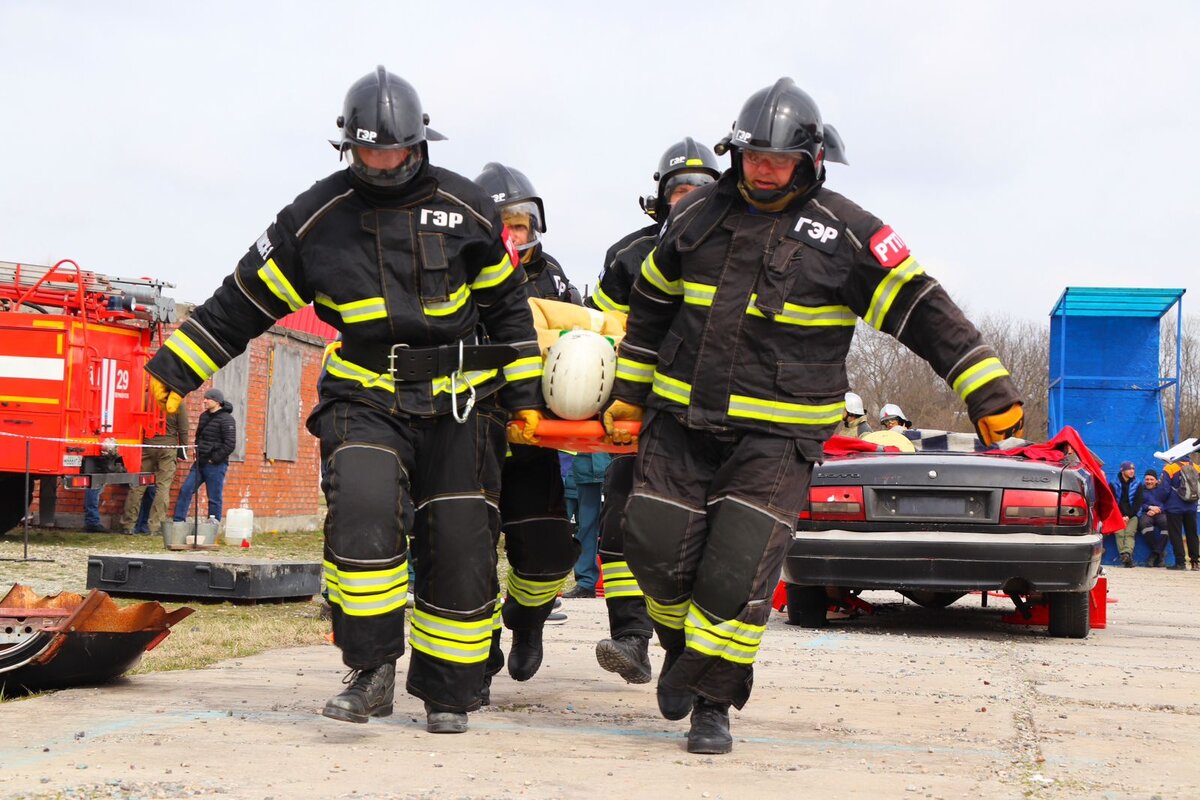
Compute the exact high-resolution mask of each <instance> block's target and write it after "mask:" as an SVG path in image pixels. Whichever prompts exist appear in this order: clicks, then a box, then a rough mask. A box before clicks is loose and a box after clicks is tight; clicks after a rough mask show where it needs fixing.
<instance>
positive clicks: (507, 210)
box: [475, 162, 580, 702]
mask: <svg viewBox="0 0 1200 800" xmlns="http://www.w3.org/2000/svg"><path fill="white" fill-rule="evenodd" d="M475 183H477V184H478V185H479V187H480V188H481V189H482V190H483V192H484V193H485V194H487V195H490V196H491V198H492V200H493V202H495V203H496V205H497V207H498V208H499V210H500V218H501V219H502V220H503V221H504V225H505V228H506V229H507V231H508V235H509V237H510V239H511V241H512V244H513V246H514V248H515V249H516V251H517V252H518V253H519V254H520V257H521V266H522V268H524V270H525V273H526V275H527V276H528V278H529V280H528V281H527V282H526V283H525V286H524V290H525V296H526V297H538V298H543V299H550V300H559V301H561V302H566V303H579V302H580V299H579V291H578V290H577V289H576V288H575V287H574V286H572V285H571V282H570V281H569V280H567V275H566V273H565V272H563V269H562V267H561V266H559V263H558V262H557V261H555V260H554V259H553V258H552V257H551V256H550V255H549V254H548V253H546V252H545V251H544V250H543V249H542V239H541V235H542V234H543V233H545V232H546V212H545V209H544V206H543V204H542V198H541V197H540V196H539V195H538V193H537V190H536V189H534V187H533V184H532V183H531V182H530V180H529V178H527V177H525V174H524V173H523V172H521V171H519V170H516V169H513V168H511V167H507V166H505V165H503V164H498V163H496V162H491V163H488V164H486V165H485V166H484V168H483V171H482V172H481V173H480V174H479V176H478V177H477V178H475ZM526 372H527V373H528V374H529V375H530V376H533V377H537V378H540V377H541V362H540V361H538V362H537V363H536V364H534V363H530V364H529V365H528V367H527V368H526ZM523 374H525V373H523ZM520 417H521V418H522V419H524V420H525V423H526V425H525V429H524V431H522V430H521V429H520V428H518V427H516V426H513V427H511V428H510V429H509V435H508V441H509V442H510V443H511V446H510V447H508V448H507V449H508V453H509V455H508V456H507V457H505V455H504V451H503V450H501V452H500V453H499V457H500V458H503V460H504V468H503V477H502V480H501V486H502V487H503V489H502V491H501V493H500V518H501V525H502V527H503V530H504V547H505V553H506V554H507V556H508V564H509V572H508V579H507V586H506V587H505V588H506V590H507V591H506V596H505V598H504V603H503V605H502V617H503V620H504V625H505V627H507V628H508V629H509V630H511V631H512V646H511V648H510V649H509V653H508V674H509V675H510V676H511V677H512V678H513V679H514V680H518V681H527V680H529V679H530V678H532V677H533V676H534V674H536V673H537V671H538V668H539V667H540V666H541V664H542V630H543V627H544V626H545V624H546V619H547V617H548V616H549V615H550V613H551V612H552V611H553V607H554V601H555V599H556V598H557V597H558V593H559V592H560V591H561V590H562V588H563V584H564V583H565V582H566V580H567V575H568V574H570V572H571V567H572V566H574V564H575V559H576V557H577V556H578V555H579V543H578V542H576V541H575V537H574V536H573V535H572V533H571V525H570V523H569V522H568V521H567V506H566V499H565V497H564V494H563V481H562V473H561V471H560V469H559V462H558V453H557V452H556V451H555V450H551V449H549V448H545V447H537V446H535V443H536V442H537V436H536V433H535V431H536V428H537V423H538V422H540V415H539V414H538V412H536V411H527V412H522V414H521V415H520ZM530 418H532V419H530ZM500 446H501V447H502V448H503V447H504V444H503V443H501V445H500ZM503 663H504V655H503V652H502V651H501V650H500V629H499V621H497V624H496V628H495V630H494V633H493V639H492V651H491V657H490V659H489V662H488V680H489V683H485V687H484V693H483V700H484V702H488V701H490V679H491V676H492V675H494V674H495V673H496V672H498V671H499V670H500V667H501V665H502V664H503Z"/></svg>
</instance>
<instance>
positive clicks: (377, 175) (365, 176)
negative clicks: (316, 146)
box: [345, 145, 424, 188]
mask: <svg viewBox="0 0 1200 800" xmlns="http://www.w3.org/2000/svg"><path fill="white" fill-rule="evenodd" d="M395 149H396V148H384V149H381V148H369V149H365V148H361V147H359V146H358V145H351V146H350V147H348V148H347V149H346V151H345V156H346V157H347V158H348V159H349V161H350V170H351V171H352V172H354V174H355V175H357V176H358V177H360V178H362V180H363V181H365V182H366V183H368V184H370V185H372V186H379V187H381V188H393V187H396V186H403V185H404V184H406V183H408V182H409V181H410V180H412V178H413V176H414V175H416V174H417V170H419V169H420V168H421V162H422V161H423V160H424V159H423V157H422V155H421V147H420V146H416V147H410V148H408V154H407V155H405V156H404V158H403V160H401V161H399V162H396V163H393V159H390V158H387V156H388V155H389V154H390V153H391V152H392V151H394V150H395ZM372 165H374V166H372Z"/></svg>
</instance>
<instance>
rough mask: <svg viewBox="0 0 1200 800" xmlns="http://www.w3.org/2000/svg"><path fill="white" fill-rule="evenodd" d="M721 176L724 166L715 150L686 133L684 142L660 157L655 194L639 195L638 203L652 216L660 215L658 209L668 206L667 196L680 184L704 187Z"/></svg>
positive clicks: (672, 147)
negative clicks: (640, 196) (721, 164)
mask: <svg viewBox="0 0 1200 800" xmlns="http://www.w3.org/2000/svg"><path fill="white" fill-rule="evenodd" d="M720 176H721V168H720V167H719V166H717V157H716V156H715V155H713V151H712V150H710V149H709V148H707V147H705V146H704V145H702V144H700V143H698V142H697V141H696V140H695V139H693V138H692V137H690V136H685V137H684V138H683V141H681V142H676V143H675V144H673V145H671V146H670V147H668V148H667V150H666V152H664V153H663V154H662V158H660V159H659V160H658V170H657V171H656V172H655V173H654V180H655V181H656V182H657V184H658V186H657V190H656V193H655V194H652V195H647V196H646V197H642V198H639V199H638V202H639V203H640V204H641V206H642V210H643V211H645V212H646V213H647V214H648V215H649V216H650V217H651V218H657V216H658V211H659V209H669V206H670V203H669V202H668V198H670V196H671V193H672V192H674V191H675V189H676V188H678V187H679V186H680V185H686V184H690V185H694V186H704V185H705V184H708V183H712V182H713V181H715V180H716V179H717V178H719V177H720Z"/></svg>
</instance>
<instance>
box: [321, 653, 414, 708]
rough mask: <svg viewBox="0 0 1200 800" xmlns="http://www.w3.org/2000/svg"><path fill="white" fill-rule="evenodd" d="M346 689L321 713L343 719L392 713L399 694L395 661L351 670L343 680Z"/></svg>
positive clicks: (331, 700)
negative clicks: (397, 693) (395, 699)
mask: <svg viewBox="0 0 1200 800" xmlns="http://www.w3.org/2000/svg"><path fill="white" fill-rule="evenodd" d="M342 683H345V684H347V686H346V689H345V690H344V691H343V692H342V693H341V694H339V695H337V696H336V697H332V698H330V699H329V702H327V703H326V704H325V710H324V711H322V712H321V713H322V714H324V715H325V716H327V717H329V718H330V719H340V720H341V721H342V722H366V721H367V720H368V719H370V718H371V717H388V716H391V714H392V698H393V697H394V696H395V694H396V663H395V662H394V661H392V662H388V663H387V664H380V665H379V666H378V667H373V668H371V669H356V670H351V671H350V673H349V674H348V675H346V677H345V678H344V679H343V680H342Z"/></svg>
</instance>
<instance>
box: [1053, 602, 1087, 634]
mask: <svg viewBox="0 0 1200 800" xmlns="http://www.w3.org/2000/svg"><path fill="white" fill-rule="evenodd" d="M1047 597H1048V598H1049V600H1050V624H1049V626H1048V628H1047V632H1048V633H1049V634H1050V635H1051V636H1057V637H1060V638H1064V639H1086V638H1087V635H1088V631H1090V630H1091V627H1092V626H1091V618H1090V616H1089V615H1090V613H1091V609H1090V608H1089V607H1088V604H1089V601H1090V600H1091V592H1052V593H1050V594H1049V595H1047Z"/></svg>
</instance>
